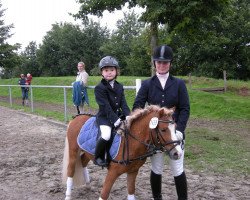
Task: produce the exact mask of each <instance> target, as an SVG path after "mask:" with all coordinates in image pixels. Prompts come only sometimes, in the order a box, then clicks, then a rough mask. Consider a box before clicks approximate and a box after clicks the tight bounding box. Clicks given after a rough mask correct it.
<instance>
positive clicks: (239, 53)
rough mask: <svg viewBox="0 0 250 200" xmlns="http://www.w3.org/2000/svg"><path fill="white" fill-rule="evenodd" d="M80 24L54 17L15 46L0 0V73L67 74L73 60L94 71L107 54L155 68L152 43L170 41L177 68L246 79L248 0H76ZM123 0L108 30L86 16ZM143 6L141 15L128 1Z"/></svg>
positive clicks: (124, 68) (143, 71)
mask: <svg viewBox="0 0 250 200" xmlns="http://www.w3.org/2000/svg"><path fill="white" fill-rule="evenodd" d="M79 4H80V5H81V7H80V9H79V12H78V13H76V14H72V15H73V16H74V17H75V18H78V19H81V20H82V24H81V25H74V24H71V23H67V22H64V23H56V24H53V25H52V29H51V30H50V31H49V32H47V34H46V35H45V36H44V38H43V40H42V43H41V44H39V45H37V44H36V42H35V41H31V42H30V43H29V45H28V46H27V47H25V49H24V50H23V51H22V52H21V53H18V49H20V47H21V45H20V44H15V45H9V44H8V43H7V42H6V40H7V39H8V38H9V37H11V34H10V30H11V28H13V25H5V24H4V20H2V18H3V15H4V11H5V10H4V9H1V6H2V4H1V2H0V69H1V71H0V75H1V77H2V78H11V77H16V76H18V75H19V74H20V73H28V72H29V73H31V74H32V75H33V76H71V75H75V74H76V71H77V69H76V66H77V63H78V62H79V61H83V62H85V64H86V70H87V71H88V72H89V73H90V74H91V75H97V74H98V73H99V70H98V62H99V60H100V59H101V58H102V57H103V56H106V55H112V56H114V57H116V58H117V59H118V61H119V64H120V67H121V75H125V76H150V75H152V74H153V71H152V69H153V67H152V62H151V55H152V49H153V48H154V47H155V46H156V45H158V44H168V45H170V46H171V47H172V48H173V50H174V60H173V67H172V70H173V73H174V74H175V75H187V74H188V73H192V74H193V75H196V76H208V77H213V78H222V76H223V73H222V72H223V70H226V71H227V77H228V78H229V79H241V80H249V77H250V54H249V48H250V47H249V45H250V34H249V30H250V23H249V22H250V5H249V4H250V3H249V2H248V1H247V0H237V1H236V0H211V1H207V0H189V1H187V0H183V1H174V0H155V1H152V0H144V1H141V0H133V1H120V0H112V1H107V0H92V1H91V3H89V1H86V0H79ZM123 6H127V7H129V8H131V9H130V11H128V12H126V13H124V18H123V19H121V20H118V21H117V24H116V25H117V28H116V29H115V30H109V29H108V28H107V27H103V26H101V25H100V23H99V22H94V21H92V20H91V19H89V17H88V16H89V14H92V15H96V16H98V17H101V16H102V14H103V11H104V10H108V11H110V12H112V11H114V10H115V9H121V8H122V7H123ZM136 6H139V7H142V8H144V11H143V12H142V13H141V14H140V15H139V14H137V13H135V12H134V10H133V9H132V8H134V7H136Z"/></svg>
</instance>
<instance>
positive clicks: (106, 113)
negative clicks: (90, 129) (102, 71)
mask: <svg viewBox="0 0 250 200" xmlns="http://www.w3.org/2000/svg"><path fill="white" fill-rule="evenodd" d="M95 99H96V102H97V104H98V105H99V111H98V113H97V115H96V117H97V122H98V125H108V126H110V127H113V126H114V123H115V122H116V121H117V120H118V119H119V117H120V116H122V115H124V116H128V115H129V114H130V109H129V107H128V105H127V102H126V99H125V96H124V89H123V85H122V84H120V83H118V82H117V81H115V82H114V88H112V87H111V85H110V84H109V83H108V82H107V81H106V80H105V79H102V80H101V82H100V83H99V84H98V85H97V86H96V87H95Z"/></svg>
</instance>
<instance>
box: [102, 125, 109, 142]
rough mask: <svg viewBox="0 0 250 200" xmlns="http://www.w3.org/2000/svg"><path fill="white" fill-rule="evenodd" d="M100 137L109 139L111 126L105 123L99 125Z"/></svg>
mask: <svg viewBox="0 0 250 200" xmlns="http://www.w3.org/2000/svg"><path fill="white" fill-rule="evenodd" d="M100 130H101V137H102V139H104V140H106V141H109V139H110V136H111V127H110V126H107V125H100Z"/></svg>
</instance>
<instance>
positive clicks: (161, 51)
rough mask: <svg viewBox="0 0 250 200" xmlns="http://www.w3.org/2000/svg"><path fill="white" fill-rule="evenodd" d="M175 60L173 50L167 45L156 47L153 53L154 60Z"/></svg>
mask: <svg viewBox="0 0 250 200" xmlns="http://www.w3.org/2000/svg"><path fill="white" fill-rule="evenodd" d="M172 60H173V50H172V48H171V47H169V46H167V45H161V46H158V47H155V49H154V53H153V61H168V62H172Z"/></svg>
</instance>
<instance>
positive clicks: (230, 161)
mask: <svg viewBox="0 0 250 200" xmlns="http://www.w3.org/2000/svg"><path fill="white" fill-rule="evenodd" d="M187 135H188V137H187V139H186V151H185V152H186V153H185V157H186V164H187V165H190V166H192V168H193V169H195V170H197V171H201V172H206V173H213V172H216V173H225V174H228V173H232V172H233V173H236V174H244V175H249V172H250V167H249V164H250V163H249V158H250V148H249V141H247V140H245V138H242V137H241V136H240V135H237V134H230V133H226V132H223V131H216V132H215V131H211V130H209V129H205V128H198V127H197V128H195V129H188V130H187Z"/></svg>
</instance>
